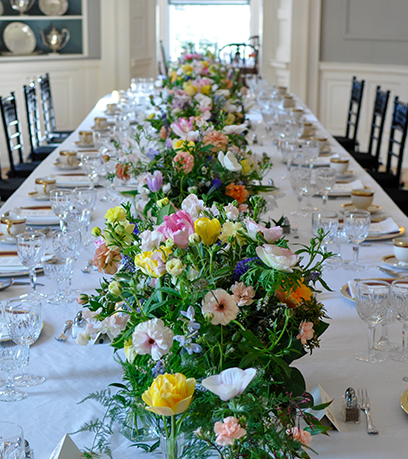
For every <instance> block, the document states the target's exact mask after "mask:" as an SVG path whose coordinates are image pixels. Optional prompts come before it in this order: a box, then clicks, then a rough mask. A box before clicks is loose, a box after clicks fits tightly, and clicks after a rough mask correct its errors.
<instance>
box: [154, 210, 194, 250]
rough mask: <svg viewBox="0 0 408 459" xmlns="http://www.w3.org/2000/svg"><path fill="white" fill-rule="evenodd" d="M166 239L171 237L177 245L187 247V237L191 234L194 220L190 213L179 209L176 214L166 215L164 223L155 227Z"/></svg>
mask: <svg viewBox="0 0 408 459" xmlns="http://www.w3.org/2000/svg"><path fill="white" fill-rule="evenodd" d="M157 230H158V231H160V232H161V233H162V234H163V235H164V236H165V237H166V239H173V241H174V243H175V244H176V245H177V247H181V248H182V249H185V248H187V247H188V245H189V243H188V237H189V236H190V234H193V233H194V232H195V231H194V221H193V219H192V218H191V215H190V214H189V213H187V212H185V211H184V210H179V211H178V212H177V213H176V214H172V215H166V216H165V217H164V223H163V224H162V225H160V226H159V227H158V228H157Z"/></svg>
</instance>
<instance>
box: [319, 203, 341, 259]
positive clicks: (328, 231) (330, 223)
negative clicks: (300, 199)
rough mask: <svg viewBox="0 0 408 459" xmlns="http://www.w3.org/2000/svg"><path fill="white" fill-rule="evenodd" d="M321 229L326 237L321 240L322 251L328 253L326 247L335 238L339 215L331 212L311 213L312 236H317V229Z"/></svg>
mask: <svg viewBox="0 0 408 459" xmlns="http://www.w3.org/2000/svg"><path fill="white" fill-rule="evenodd" d="M319 228H321V229H322V230H323V233H324V234H325V235H326V236H325V238H324V239H323V249H324V250H325V251H326V252H329V251H330V250H329V247H328V245H329V244H330V243H332V242H333V240H334V239H335V237H336V236H337V231H338V228H339V215H338V213H337V212H334V211H331V210H323V211H321V212H313V214H312V229H313V234H314V235H315V236H317V234H318V229H319Z"/></svg>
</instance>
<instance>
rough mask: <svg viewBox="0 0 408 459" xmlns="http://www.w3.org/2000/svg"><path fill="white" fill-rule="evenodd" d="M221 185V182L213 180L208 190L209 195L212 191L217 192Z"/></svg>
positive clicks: (216, 179)
mask: <svg viewBox="0 0 408 459" xmlns="http://www.w3.org/2000/svg"><path fill="white" fill-rule="evenodd" d="M221 185H222V181H221V180H220V179H218V178H215V179H214V180H213V181H212V182H211V188H210V191H209V193H212V192H213V191H215V190H217V189H218V188H219V187H220V186H221Z"/></svg>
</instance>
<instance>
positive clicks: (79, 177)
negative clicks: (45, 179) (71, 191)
mask: <svg viewBox="0 0 408 459" xmlns="http://www.w3.org/2000/svg"><path fill="white" fill-rule="evenodd" d="M56 179H57V187H58V186H62V187H66V188H75V187H77V186H89V185H90V184H91V181H90V179H89V177H88V176H87V175H85V174H80V173H78V174H75V173H74V174H61V175H57V177H56Z"/></svg>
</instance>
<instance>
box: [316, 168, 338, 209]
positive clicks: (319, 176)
mask: <svg viewBox="0 0 408 459" xmlns="http://www.w3.org/2000/svg"><path fill="white" fill-rule="evenodd" d="M336 177H337V173H336V171H335V170H334V169H332V168H331V167H319V169H317V171H316V183H317V186H318V188H319V190H320V191H321V193H322V198H323V209H325V208H326V204H327V198H328V196H329V192H330V191H331V190H332V189H333V187H334V185H335V183H336Z"/></svg>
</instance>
